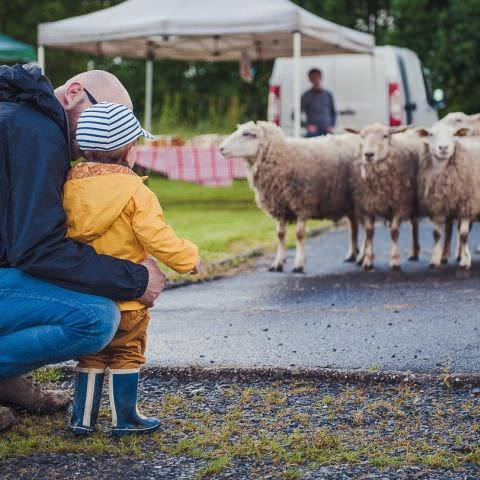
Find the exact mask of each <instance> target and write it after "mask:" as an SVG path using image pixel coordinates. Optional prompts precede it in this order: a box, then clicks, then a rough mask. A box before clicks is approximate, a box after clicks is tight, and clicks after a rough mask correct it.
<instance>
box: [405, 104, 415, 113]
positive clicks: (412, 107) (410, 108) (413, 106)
mask: <svg viewBox="0 0 480 480" xmlns="http://www.w3.org/2000/svg"><path fill="white" fill-rule="evenodd" d="M416 109H417V104H416V103H414V102H410V103H407V104H406V105H405V110H407V111H410V112H414V111H415V110H416Z"/></svg>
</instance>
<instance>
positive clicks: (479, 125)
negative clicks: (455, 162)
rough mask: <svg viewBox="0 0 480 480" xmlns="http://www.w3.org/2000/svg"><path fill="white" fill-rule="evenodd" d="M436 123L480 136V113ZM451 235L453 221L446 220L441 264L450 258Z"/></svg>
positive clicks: (478, 250)
mask: <svg viewBox="0 0 480 480" xmlns="http://www.w3.org/2000/svg"><path fill="white" fill-rule="evenodd" d="M437 123H439V124H443V125H450V126H451V127H454V128H460V127H467V128H468V129H469V135H472V136H480V113H475V114H473V115H467V114H465V113H463V112H452V113H449V114H447V115H445V116H444V117H443V118H442V119H440V120H439V121H438V122H437ZM452 233H453V221H452V220H451V219H448V220H447V222H446V223H445V244H444V249H443V254H442V263H447V262H448V259H449V257H450V250H451V243H452ZM459 246H460V241H459V239H458V238H457V253H456V257H457V261H460V257H459ZM475 253H480V245H478V246H477V248H476V249H475Z"/></svg>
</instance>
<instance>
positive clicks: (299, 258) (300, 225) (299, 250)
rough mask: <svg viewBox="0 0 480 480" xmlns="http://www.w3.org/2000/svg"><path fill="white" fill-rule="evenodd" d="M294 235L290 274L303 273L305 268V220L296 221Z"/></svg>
mask: <svg viewBox="0 0 480 480" xmlns="http://www.w3.org/2000/svg"><path fill="white" fill-rule="evenodd" d="M295 234H296V236H297V244H296V249H295V261H294V263H293V270H292V272H293V273H303V269H304V266H305V236H306V235H305V220H300V219H299V220H297V225H296V228H295Z"/></svg>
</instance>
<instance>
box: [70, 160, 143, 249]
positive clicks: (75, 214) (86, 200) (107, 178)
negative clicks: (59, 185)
mask: <svg viewBox="0 0 480 480" xmlns="http://www.w3.org/2000/svg"><path fill="white" fill-rule="evenodd" d="M84 165H85V167H84ZM84 165H81V166H80V168H79V166H77V167H76V168H75V169H73V172H74V174H75V176H76V178H75V177H73V178H71V177H69V180H68V181H67V183H66V184H65V189H64V202H63V203H64V207H65V211H66V213H67V217H68V224H67V226H68V236H69V237H71V238H74V239H75V240H78V241H80V242H84V243H89V242H92V241H93V240H95V239H96V238H98V237H100V236H102V235H103V234H104V233H105V232H106V231H107V230H109V229H110V227H111V226H112V224H113V223H114V222H115V221H116V220H117V218H118V217H119V216H120V214H121V213H122V211H123V210H124V208H125V206H126V205H127V203H128V202H129V201H130V199H131V198H132V197H133V196H134V195H135V193H136V192H137V190H138V189H139V188H140V186H141V185H142V183H143V178H142V177H139V176H137V175H136V174H134V173H133V172H131V173H130V174H129V173H128V172H129V169H127V168H126V167H120V168H122V169H124V172H125V173H109V174H99V175H98V174H97V175H94V176H84V177H82V176H81V175H84V174H85V175H86V173H85V172H86V171H87V169H88V168H90V169H91V168H92V167H89V166H88V164H84ZM98 167H99V168H100V169H101V168H102V165H99V166H98ZM93 168H94V167H93ZM82 169H83V171H82ZM112 176H114V177H115V178H114V181H112Z"/></svg>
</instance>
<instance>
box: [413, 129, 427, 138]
mask: <svg viewBox="0 0 480 480" xmlns="http://www.w3.org/2000/svg"><path fill="white" fill-rule="evenodd" d="M415 133H416V134H417V135H418V136H419V137H428V135H429V132H428V130H427V129H426V128H417V129H416V130H415Z"/></svg>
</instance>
